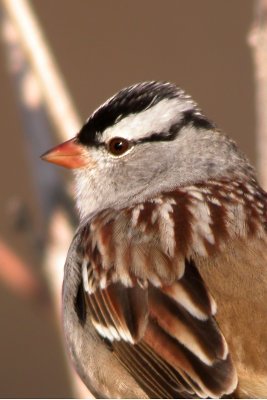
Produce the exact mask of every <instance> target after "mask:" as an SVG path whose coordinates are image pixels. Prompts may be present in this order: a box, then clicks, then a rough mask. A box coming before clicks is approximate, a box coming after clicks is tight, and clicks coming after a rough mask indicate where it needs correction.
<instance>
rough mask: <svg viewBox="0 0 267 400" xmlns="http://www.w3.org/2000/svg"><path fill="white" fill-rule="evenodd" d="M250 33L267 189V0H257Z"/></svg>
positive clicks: (261, 163)
mask: <svg viewBox="0 0 267 400" xmlns="http://www.w3.org/2000/svg"><path fill="white" fill-rule="evenodd" d="M254 14H255V15H254V21H253V25H252V28H251V31H250V33H249V44H250V46H251V49H252V55H253V60H254V71H255V72H254V73H255V88H256V118H257V159H258V171H259V177H260V181H261V184H262V185H263V187H264V188H265V189H267V0H255V10H254Z"/></svg>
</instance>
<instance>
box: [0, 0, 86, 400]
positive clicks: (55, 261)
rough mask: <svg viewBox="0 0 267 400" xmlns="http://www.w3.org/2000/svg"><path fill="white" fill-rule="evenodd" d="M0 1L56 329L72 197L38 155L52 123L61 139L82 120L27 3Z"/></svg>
mask: <svg viewBox="0 0 267 400" xmlns="http://www.w3.org/2000/svg"><path fill="white" fill-rule="evenodd" d="M1 2H2V9H3V12H2V27H3V32H2V33H3V35H2V36H3V40H4V44H5V47H6V50H7V58H8V61H9V65H8V66H9V71H10V74H11V76H12V80H13V82H14V86H15V91H16V94H17V99H18V104H19V108H20V111H21V116H22V122H23V127H24V130H23V134H24V135H25V143H26V144H27V150H28V155H29V157H28V158H29V163H30V166H31V172H32V178H33V181H34V183H35V188H36V192H37V197H38V200H39V205H40V210H41V213H42V217H43V221H44V223H43V227H42V229H41V233H42V232H43V235H42V243H43V246H42V250H41V253H40V257H41V256H42V254H44V273H45V276H46V279H47V281H48V285H49V289H50V292H51V298H52V301H53V304H54V311H55V314H56V316H57V321H58V326H60V325H61V324H60V321H61V315H60V314H61V313H60V311H61V286H62V279H63V266H64V262H65V258H66V254H67V249H68V246H69V244H70V241H71V238H72V235H73V225H72V222H73V210H71V208H70V207H69V203H70V199H69V196H68V193H67V192H66V190H65V182H64V180H63V177H62V176H61V174H60V173H59V172H58V171H56V169H55V168H53V167H51V166H48V165H45V164H42V162H41V161H40V159H39V156H40V154H42V153H43V152H44V151H45V150H47V149H48V148H50V147H51V146H52V145H53V135H52V131H51V124H52V125H53V126H54V127H55V128H56V131H55V133H56V135H57V136H58V139H59V141H62V140H66V139H67V138H69V136H70V135H72V136H73V135H74V134H75V133H76V132H77V130H78V127H79V125H80V118H79V116H78V114H77V112H76V110H75V108H74V106H73V104H72V101H71V97H70V95H69V93H68V91H67V89H66V87H65V85H64V82H63V80H62V78H61V75H60V74H59V71H58V68H57V66H56V64H55V61H54V59H53V57H52V55H51V52H50V51H49V49H48V46H47V43H46V41H45V39H44V36H43V34H42V32H41V29H40V27H39V25H38V22H37V20H36V18H35V16H34V13H33V11H32V10H31V8H30V5H29V3H28V2H27V1H26V0H1ZM47 114H48V115H47ZM0 250H1V248H0ZM9 255H10V254H9ZM5 259H7V254H6V255H5ZM9 261H10V262H11V264H10V267H11V266H12V270H13V273H14V274H19V273H20V274H21V268H20V269H19V268H18V265H19V260H18V259H16V260H15V259H14V258H13V259H11V258H9ZM16 263H17V264H16ZM16 266H17V267H16ZM3 271H4V270H3ZM21 276H22V275H21ZM24 279H25V282H26V278H24ZM28 279H29V280H30V278H29V277H28ZM26 283H27V282H26ZM28 285H29V283H28ZM70 377H71V382H72V384H73V387H74V389H75V397H85V396H86V397H88V394H89V393H88V391H87V389H86V388H85V387H84V385H83V384H82V382H81V381H80V380H79V378H78V377H77V376H76V375H75V374H74V373H72V372H71V373H70Z"/></svg>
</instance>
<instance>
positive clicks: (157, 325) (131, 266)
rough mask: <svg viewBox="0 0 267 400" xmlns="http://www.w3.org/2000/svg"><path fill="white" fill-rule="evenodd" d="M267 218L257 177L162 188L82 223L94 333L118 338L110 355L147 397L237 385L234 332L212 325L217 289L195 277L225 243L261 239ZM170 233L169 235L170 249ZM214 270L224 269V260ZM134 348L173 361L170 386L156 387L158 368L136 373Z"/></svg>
mask: <svg viewBox="0 0 267 400" xmlns="http://www.w3.org/2000/svg"><path fill="white" fill-rule="evenodd" d="M180 205H182V206H180ZM165 209H167V212H165ZM265 219H266V194H265V193H264V192H263V191H261V190H259V189H258V187H257V185H256V183H255V182H240V183H239V182H235V183H234V184H233V183H232V182H229V181H227V179H222V180H221V181H219V182H216V181H212V182H206V183H205V184H198V185H196V186H190V187H184V188H181V189H179V190H175V191H173V192H168V193H163V194H161V195H160V196H159V197H157V198H155V199H151V200H149V201H148V202H147V203H143V204H142V205H141V206H140V205H136V206H134V207H132V208H131V209H123V210H121V211H120V212H115V211H112V210H109V211H105V212H103V213H102V214H101V213H100V214H99V215H98V216H97V217H95V218H93V220H92V221H91V224H90V228H89V226H88V225H86V226H85V228H84V229H85V231H86V234H82V237H83V241H84V243H83V246H82V247H81V251H82V253H81V258H83V259H88V260H89V261H88V264H87V266H86V268H87V269H88V271H87V274H88V277H89V279H88V291H87V293H86V296H87V304H88V308H89V310H91V313H90V312H89V316H88V317H89V318H91V321H92V323H93V324H94V325H95V328H96V329H97V331H98V332H99V334H100V335H102V336H104V337H106V338H107V339H109V340H110V341H111V343H112V342H113V341H114V340H115V341H116V344H114V354H115V355H116V356H117V357H118V359H119V360H120V361H121V362H122V364H123V365H125V366H126V368H127V369H128V370H129V371H130V372H131V374H132V375H133V376H134V377H135V378H136V380H137V381H138V382H139V381H140V382H141V383H140V384H141V385H143V386H144V387H145V388H146V389H147V390H149V393H150V394H153V397H157V396H158V395H159V393H160V397H174V396H175V395H176V396H183V397H189V396H191V395H199V396H201V397H206V396H208V397H220V396H222V395H223V394H231V393H232V392H233V391H234V389H235V387H236V383H237V375H236V368H237V366H238V359H239V353H238V347H236V346H232V348H231V347H230V349H228V345H227V343H228V344H230V343H232V340H231V335H230V337H229V338H228V337H226V340H225V338H224V336H223V334H222V332H225V331H229V328H228V329H227V330H226V329H225V330H224V329H222V330H221V329H220V328H221V323H220V322H219V326H218V325H217V323H216V319H217V315H216V304H215V300H214V298H213V297H212V296H211V293H213V291H214V292H215V293H216V291H217V290H218V289H217V290H216V288H215V289H214V288H213V287H210V286H209V284H208V286H207V285H206V284H205V283H204V281H203V279H202V277H201V275H203V276H205V275H206V274H207V273H208V272H207V268H208V267H207V266H206V264H208V265H209V263H210V261H209V260H210V259H211V258H212V259H214V260H217V259H220V257H222V256H221V254H225V249H226V248H229V247H230V246H232V245H231V244H229V243H234V242H237V243H242V244H243V242H244V240H250V239H251V238H252V237H255V236H257V238H258V240H259V241H262V242H263V245H266V231H265V228H264V221H265ZM102 229H103V232H102ZM168 229H169V230H171V231H172V232H169V233H168V235H166V232H165V231H166V230H168ZM143 232H145V233H146V237H145V240H144V236H143V235H142V233H143ZM164 232H165V233H164ZM181 232H184V236H182V235H181ZM166 237H170V238H171V240H174V239H175V246H173V245H172V243H166V242H165V240H164V238H165V239H166ZM180 238H181V239H180ZM179 239H180V240H179ZM123 241H124V244H122V245H120V243H122V242H123ZM114 244H115V245H114ZM109 246H110V247H109ZM239 246H240V244H239ZM242 251H245V249H244V248H243V247H242ZM248 251H249V250H248ZM103 260H105V261H103ZM214 263H215V261H214ZM216 263H217V262H216ZM218 268H223V269H224V273H225V261H223V262H222V265H221V266H220V265H218ZM233 268H234V265H233ZM89 271H90V272H89ZM110 271H112V272H110ZM213 271H214V265H212V270H211V271H210V272H211V273H213ZM266 277H267V275H266ZM206 281H207V282H212V277H211V276H209V279H207V280H206ZM219 281H220V280H216V282H217V283H218V286H220V285H219V283H220V282H219ZM210 289H211V290H210ZM222 297H223V294H222ZM215 298H216V297H215ZM232 299H234V296H232ZM222 309H223V307H222ZM134 315H135V316H134ZM236 317H237V316H236ZM218 321H220V318H219V319H218ZM225 321H226V322H227V321H228V322H229V317H228V316H225ZM229 334H230V332H229ZM234 334H235V333H233V335H234ZM121 342H122V343H121ZM127 343H128V344H127ZM133 344H134V347H136V350H133V346H132V345H133ZM241 345H242V341H241V339H240V343H239V347H240V346H241ZM139 346H145V347H146V348H147V349H149V354H150V357H154V358H155V359H157V358H158V357H160V359H162V360H163V361H162V362H165V363H166V362H167V366H166V369H168V367H169V366H172V368H174V371H173V373H174V375H175V379H176V384H173V385H172V386H171V387H164V389H163V388H161V391H160V390H159V389H157V387H156V386H154V383H153V379H152V378H153V376H152V375H153V374H154V373H155V367H154V368H153V369H151V371H150V370H149V368H148V369H147V370H146V372H145V376H146V378H145V377H143V378H141V377H140V369H139V368H138V365H139V364H138V361H137V360H136V357H141V356H140V354H139V353H140V352H141V350H140V349H139ZM252 350H253V351H254V349H252ZM136 352H137V353H136ZM127 354H128V355H127ZM143 358H144V360H146V357H145V356H144V355H143ZM232 359H236V360H237V361H236V365H235V367H234V366H233V363H232ZM135 361H136V363H137V364H136V365H135V364H134V362H135ZM147 362H148V361H147ZM150 362H151V361H150ZM159 368H160V370H162V368H163V366H162V365H161V366H159ZM156 372H157V373H159V371H157V368H156ZM237 372H238V370H237ZM181 376H182V377H183V379H182V383H181V381H179V379H180V380H181ZM142 379H143V380H144V381H147V380H148V381H149V383H148V382H146V383H144V382H143V381H142ZM184 382H186V384H185V383H184ZM240 390H241V392H242V388H241V389H240ZM158 391H159V392H158Z"/></svg>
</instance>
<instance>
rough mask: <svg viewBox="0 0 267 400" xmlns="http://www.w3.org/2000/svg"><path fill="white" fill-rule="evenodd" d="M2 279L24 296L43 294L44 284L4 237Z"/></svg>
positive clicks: (0, 246)
mask: <svg viewBox="0 0 267 400" xmlns="http://www.w3.org/2000/svg"><path fill="white" fill-rule="evenodd" d="M0 279H1V280H2V281H3V282H4V283H5V284H6V285H8V287H9V288H11V289H12V290H14V292H15V293H17V294H20V295H22V296H23V297H26V298H30V299H31V298H36V297H37V298H38V297H39V298H40V297H41V295H42V294H43V286H42V284H41V282H40V281H39V279H38V278H37V277H36V276H34V274H33V272H32V271H31V270H30V268H29V267H28V265H26V264H25V263H24V262H23V261H22V260H21V259H20V258H19V257H18V256H16V254H14V252H13V251H12V250H11V248H10V247H9V246H8V245H7V244H6V243H5V242H4V241H3V240H2V239H0Z"/></svg>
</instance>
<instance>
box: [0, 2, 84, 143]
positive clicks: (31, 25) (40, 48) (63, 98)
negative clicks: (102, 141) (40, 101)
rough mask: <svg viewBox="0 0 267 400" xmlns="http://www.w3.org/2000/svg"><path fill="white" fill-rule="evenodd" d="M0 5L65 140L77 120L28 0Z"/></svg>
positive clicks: (75, 129)
mask: <svg viewBox="0 0 267 400" xmlns="http://www.w3.org/2000/svg"><path fill="white" fill-rule="evenodd" d="M2 4H3V6H4V9H5V11H6V13H7V14H8V17H9V18H10V21H11V22H12V23H13V24H14V26H15V27H16V31H17V33H18V36H19V40H20V44H21V45H22V47H23V49H24V51H25V54H26V57H27V60H28V61H29V63H30V65H31V67H32V69H33V71H34V75H35V78H37V79H38V81H39V84H40V87H41V91H42V95H43V97H44V101H45V104H46V106H47V110H48V113H49V115H50V117H51V121H52V122H53V124H54V125H55V127H56V130H57V133H58V135H60V137H61V140H62V139H63V140H66V139H67V138H69V137H70V136H73V134H74V133H75V132H77V130H78V128H79V127H80V125H81V124H80V118H79V115H78V113H77V111H76V109H75V107H74V104H73V102H72V100H71V97H70V95H69V93H68V91H67V90H66V86H65V84H64V81H63V79H62V75H61V74H60V73H59V70H58V67H57V65H56V62H55V60H54V58H53V56H52V53H51V51H50V49H49V47H48V44H47V42H46V40H45V38H44V35H43V33H42V31H41V29H40V26H39V24H38V22H37V20H36V18H35V16H34V13H33V11H32V10H31V7H30V4H29V2H28V1H27V0H2Z"/></svg>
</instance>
